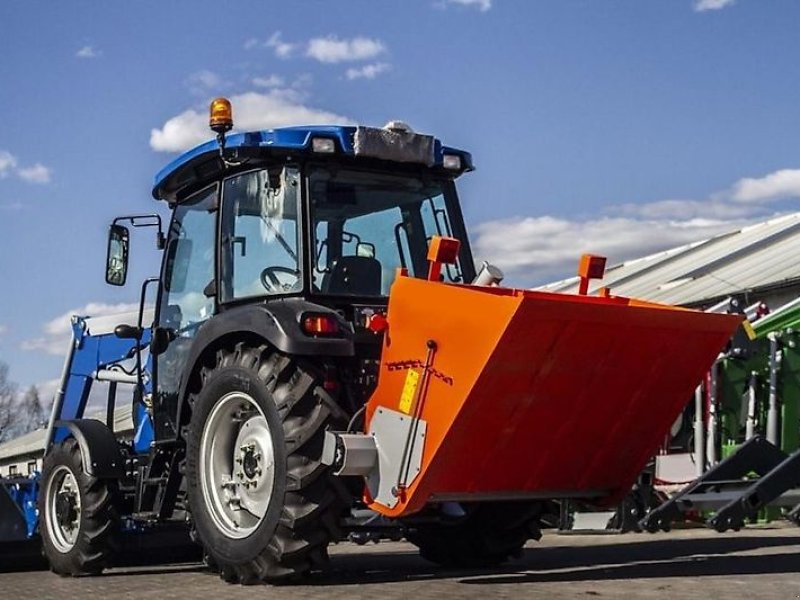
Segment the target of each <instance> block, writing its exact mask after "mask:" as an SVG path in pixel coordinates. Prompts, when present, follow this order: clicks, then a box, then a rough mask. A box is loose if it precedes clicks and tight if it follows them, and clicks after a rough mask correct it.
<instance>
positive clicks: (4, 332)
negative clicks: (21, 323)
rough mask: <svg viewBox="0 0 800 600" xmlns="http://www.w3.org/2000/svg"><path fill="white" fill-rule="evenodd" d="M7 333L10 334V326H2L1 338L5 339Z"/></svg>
mask: <svg viewBox="0 0 800 600" xmlns="http://www.w3.org/2000/svg"><path fill="white" fill-rule="evenodd" d="M7 333H8V326H6V325H0V337H3V336H4V335H5V334H7Z"/></svg>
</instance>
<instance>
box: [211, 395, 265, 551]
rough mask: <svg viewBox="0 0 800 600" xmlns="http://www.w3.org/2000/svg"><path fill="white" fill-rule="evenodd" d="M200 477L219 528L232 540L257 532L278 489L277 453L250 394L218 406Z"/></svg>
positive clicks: (225, 398)
mask: <svg viewBox="0 0 800 600" xmlns="http://www.w3.org/2000/svg"><path fill="white" fill-rule="evenodd" d="M198 471H199V473H198V474H199V479H200V489H201V491H202V494H203V499H204V500H205V504H206V506H207V507H208V512H209V514H210V515H211V518H212V519H213V521H214V524H215V525H216V527H217V528H218V529H219V531H221V532H222V533H223V534H225V535H226V536H227V537H229V538H233V539H242V538H245V537H247V536H249V535H250V534H251V533H253V532H254V531H255V530H256V528H257V527H258V526H259V525H260V524H261V521H262V520H263V519H264V516H265V515H266V513H267V508H268V507H269V502H270V499H271V498H272V491H273V488H274V486H275V452H274V448H273V445H272V435H271V434H270V431H269V426H268V425H267V419H266V417H265V416H264V412H263V411H262V410H261V408H260V407H259V406H258V404H257V403H256V401H255V400H254V399H253V398H252V396H250V395H249V394H247V393H245V392H230V393H229V394H226V395H225V396H223V397H222V398H220V400H219V401H218V402H217V403H216V405H214V408H213V409H212V411H211V414H210V415H209V416H208V419H207V420H206V423H205V425H204V426H203V433H202V436H201V438H200V457H199V468H198Z"/></svg>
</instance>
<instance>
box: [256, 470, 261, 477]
mask: <svg viewBox="0 0 800 600" xmlns="http://www.w3.org/2000/svg"><path fill="white" fill-rule="evenodd" d="M256 476H257V477H260V476H261V469H256Z"/></svg>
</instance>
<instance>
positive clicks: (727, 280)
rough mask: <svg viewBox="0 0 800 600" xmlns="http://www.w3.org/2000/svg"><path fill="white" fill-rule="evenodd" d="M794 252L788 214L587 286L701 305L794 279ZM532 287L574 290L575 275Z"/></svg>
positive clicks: (798, 226)
mask: <svg viewBox="0 0 800 600" xmlns="http://www.w3.org/2000/svg"><path fill="white" fill-rule="evenodd" d="M798 255H800V213H793V214H790V215H786V216H782V217H778V218H775V219H771V220H769V221H765V222H763V223H758V224H756V225H750V226H748V227H744V228H742V229H738V230H736V231H731V232H729V233H725V234H722V235H718V236H716V237H713V238H709V239H707V240H702V241H699V242H694V243H692V244H686V245H684V246H680V247H678V248H672V249H671V250H665V251H663V252H658V253H655V254H651V255H650V256H646V257H644V258H637V259H634V260H629V261H626V262H623V263H620V264H618V265H614V266H612V267H609V268H608V269H606V274H605V278H604V279H603V280H602V281H592V282H591V285H590V287H589V290H590V293H591V292H593V291H594V290H596V289H597V288H599V287H601V286H605V287H608V288H610V289H611V293H612V294H614V295H620V296H628V297H633V298H642V299H645V300H652V301H656V302H664V303H666V304H675V305H688V306H702V305H706V304H709V303H712V302H714V301H718V300H720V299H723V298H726V297H728V296H730V295H733V294H741V293H763V292H765V291H768V290H771V289H778V288H782V287H788V286H791V285H794V284H798V283H800V260H798ZM537 289H540V290H545V291H550V292H563V293H575V292H577V290H578V278H577V277H571V278H569V279H564V280H562V281H556V282H553V283H550V284H547V285H544V286H541V287H540V288H537Z"/></svg>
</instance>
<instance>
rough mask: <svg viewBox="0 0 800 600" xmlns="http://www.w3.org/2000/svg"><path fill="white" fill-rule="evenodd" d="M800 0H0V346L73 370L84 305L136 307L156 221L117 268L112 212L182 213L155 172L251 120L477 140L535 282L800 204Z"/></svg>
mask: <svg viewBox="0 0 800 600" xmlns="http://www.w3.org/2000/svg"><path fill="white" fill-rule="evenodd" d="M798 23H800V3H798V2H796V1H794V0H771V1H769V2H765V1H764V0H733V1H731V0H649V1H644V0H530V1H528V0H517V1H512V0H406V1H404V2H399V1H398V2H375V1H366V0H352V1H338V2H336V1H333V0H331V1H328V2H322V1H297V2H285V1H283V2H273V1H266V0H261V1H257V2H256V1H243V0H240V1H237V2H228V3H220V2H207V1H193V2H188V1H182V2H180V1H175V2H140V1H132V2H126V3H121V2H36V1H26V2H22V1H14V0H7V1H6V2H3V3H0V82H2V83H1V84H0V106H2V115H3V125H2V128H0V274H2V281H3V292H4V293H3V294H2V299H0V308H2V310H0V361H4V362H7V363H8V364H9V365H10V367H11V377H12V378H13V379H15V380H16V381H18V382H20V383H21V384H23V385H29V384H33V383H46V382H52V380H53V379H55V378H56V377H57V376H58V373H59V368H60V364H61V360H62V356H63V352H64V350H65V343H66V337H65V334H66V331H67V323H68V315H69V314H70V313H72V312H89V313H92V314H105V313H107V312H110V311H113V310H115V309H118V308H125V307H126V306H128V305H130V304H131V303H134V302H136V299H137V295H138V285H137V281H138V280H141V278H143V277H145V276H147V275H151V274H155V273H156V272H157V268H158V264H157V260H158V256H157V254H156V253H155V251H154V250H153V242H152V238H151V237H150V236H149V235H146V234H144V233H139V232H137V233H136V235H135V236H134V239H133V261H134V264H133V271H132V274H131V278H130V279H129V281H131V282H132V283H129V285H128V286H127V287H125V288H123V289H116V288H111V287H109V286H106V285H105V284H104V282H103V261H104V254H105V235H106V228H107V225H108V223H109V221H110V220H111V219H112V218H113V217H114V216H116V215H119V214H123V213H131V212H146V211H161V212H162V213H163V214H165V215H166V212H165V211H164V207H163V206H161V205H159V204H157V203H156V202H154V201H153V200H152V199H151V198H150V195H149V192H150V186H151V183H152V177H153V175H154V174H155V173H156V171H158V170H159V169H160V168H161V167H162V166H163V165H164V164H166V163H167V162H169V161H170V160H171V159H172V158H173V157H174V156H175V152H176V151H178V150H180V149H183V148H186V147H188V146H189V145H192V144H194V143H195V142H197V141H201V140H202V139H204V137H205V136H206V133H205V111H206V106H207V103H208V101H209V100H210V99H211V98H212V97H214V96H215V95H220V94H224V95H228V96H230V97H232V98H233V100H234V110H235V116H236V119H237V122H238V123H239V124H240V125H241V126H242V127H243V128H260V127H268V126H275V125H283V124H301V123H303V122H306V123H308V122H317V123H318V122H325V121H338V122H342V123H344V122H359V123H366V124H371V125H382V124H383V123H385V122H386V121H387V120H389V119H394V118H400V119H403V120H405V121H407V122H409V123H410V124H411V125H412V126H413V127H414V128H415V129H417V130H418V131H423V132H426V133H433V134H435V135H437V136H438V137H440V138H442V139H443V140H445V142H446V143H448V144H450V145H454V146H458V147H462V148H465V149H468V150H470V151H471V152H472V153H473V155H474V157H475V161H476V164H477V166H478V170H477V171H476V172H475V173H472V174H470V175H468V176H466V177H464V178H463V179H462V181H461V193H462V200H463V203H464V208H465V214H466V218H467V222H468V227H469V230H470V232H471V235H472V238H473V246H474V249H475V251H476V254H477V255H478V258H481V259H483V258H486V259H490V260H492V261H493V262H495V263H497V264H499V265H500V266H502V267H503V268H505V270H506V271H507V273H508V275H509V278H508V279H509V281H510V282H511V283H513V284H515V285H519V286H532V285H535V284H537V283H542V282H545V281H548V280H551V279H555V278H559V277H562V276H564V275H569V274H571V272H572V271H573V268H574V265H575V264H576V261H577V257H578V256H579V255H580V254H581V253H582V252H586V251H593V252H597V253H605V254H607V255H608V256H609V258H610V260H611V261H612V262H616V261H619V260H624V259H626V258H630V257H635V256H639V255H642V254H645V253H649V252H653V251H656V250H659V249H663V248H667V247H671V246H674V245H678V244H682V243H686V242H690V241H696V240H699V239H702V238H704V237H708V236H709V235H714V234H717V233H720V232H723V231H726V230H728V229H731V228H734V227H738V226H740V225H742V224H744V223H748V222H753V221H758V220H763V219H766V218H769V217H770V216H771V215H774V214H777V213H781V212H786V211H791V210H795V208H794V207H795V202H796V199H797V198H798V197H800V166H798V165H800V147H799V146H800V135H799V134H798V132H800V108H799V107H800V71H798V68H797V63H798V58H800V36H798V35H797V24H798Z"/></svg>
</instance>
